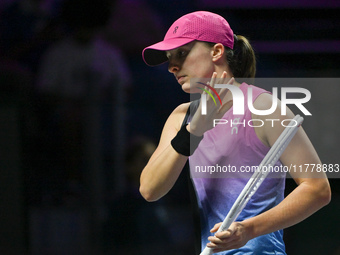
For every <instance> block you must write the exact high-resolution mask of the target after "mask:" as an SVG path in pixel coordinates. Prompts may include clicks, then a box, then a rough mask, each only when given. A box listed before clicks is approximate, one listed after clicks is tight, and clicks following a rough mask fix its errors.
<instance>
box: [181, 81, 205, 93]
mask: <svg viewBox="0 0 340 255" xmlns="http://www.w3.org/2000/svg"><path fill="white" fill-rule="evenodd" d="M182 90H183V91H184V92H185V93H189V94H197V93H202V90H200V89H198V88H196V87H192V86H190V83H184V84H183V85H182Z"/></svg>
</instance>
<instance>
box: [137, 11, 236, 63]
mask: <svg viewBox="0 0 340 255" xmlns="http://www.w3.org/2000/svg"><path fill="white" fill-rule="evenodd" d="M195 40H197V41H204V42H212V43H222V44H223V45H224V46H226V47H229V48H231V49H232V48H233V47H234V32H233V30H232V29H231V28H230V26H229V23H228V22H227V21H226V20H225V19H224V18H223V17H222V16H220V15H218V14H215V13H212V12H207V11H197V12H192V13H189V14H186V15H184V16H182V17H181V18H179V19H178V20H176V21H175V22H174V23H173V24H172V25H171V27H170V28H169V30H168V32H167V33H166V35H165V37H164V40H163V41H161V42H159V43H156V44H153V45H151V46H149V47H146V48H145V49H144V50H143V53H142V55H143V59H144V62H145V63H146V64H147V65H149V66H156V65H159V64H162V63H164V62H166V61H167V60H168V59H167V57H166V55H165V52H164V51H166V50H173V49H175V48H178V47H180V46H183V45H185V44H187V43H190V42H192V41H195Z"/></svg>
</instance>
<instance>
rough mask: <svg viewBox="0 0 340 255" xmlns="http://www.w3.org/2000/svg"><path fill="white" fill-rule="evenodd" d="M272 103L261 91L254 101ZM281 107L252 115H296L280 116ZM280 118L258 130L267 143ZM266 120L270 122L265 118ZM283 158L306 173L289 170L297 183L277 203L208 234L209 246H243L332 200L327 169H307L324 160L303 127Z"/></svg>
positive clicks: (266, 106) (278, 130) (263, 104)
mask: <svg viewBox="0 0 340 255" xmlns="http://www.w3.org/2000/svg"><path fill="white" fill-rule="evenodd" d="M270 106H271V95H269V94H262V95H260V96H259V98H258V99H257V100H255V103H254V107H255V108H256V109H269V108H270ZM280 111H281V109H280V107H279V106H278V108H277V110H276V111H275V112H274V113H273V114H272V115H270V116H253V118H256V119H262V120H264V119H266V118H267V119H280V120H284V119H292V118H293V117H294V115H293V113H292V112H291V111H287V116H281V113H280ZM280 122H281V121H280ZM280 122H279V121H277V122H276V123H277V124H276V125H274V128H273V127H272V126H271V125H272V123H271V122H270V123H269V125H264V126H263V128H258V129H256V130H255V131H256V133H257V135H258V137H259V138H260V140H261V141H262V142H263V143H264V144H267V145H269V146H272V145H273V144H274V142H275V141H276V139H277V138H278V136H279V135H280V134H281V132H282V131H283V129H284V127H282V126H281V124H279V123H280ZM264 123H268V122H266V121H264ZM280 160H281V162H282V164H283V165H286V166H290V165H292V166H300V165H302V166H305V168H304V169H303V170H302V172H303V173H302V172H301V173H294V172H291V173H290V174H291V176H292V177H293V178H294V180H295V182H296V183H297V185H298V186H297V187H296V188H295V189H294V190H293V191H292V192H291V193H290V194H289V195H288V196H287V197H286V198H285V199H284V200H283V201H282V202H281V203H280V204H279V205H277V206H276V207H274V208H272V209H270V210H268V211H266V212H264V213H262V214H260V215H257V216H255V217H253V218H249V219H246V220H244V221H242V222H235V223H233V224H232V225H231V226H230V229H229V230H228V231H224V232H220V233H216V236H215V237H209V240H210V241H211V243H210V244H208V246H209V247H212V248H215V249H216V251H222V250H228V249H235V248H240V247H242V246H243V245H245V244H246V243H247V242H248V241H249V240H250V239H253V238H255V237H257V236H260V235H264V234H268V233H271V232H274V231H277V230H280V229H284V228H287V227H289V226H292V225H295V224H297V223H299V222H301V221H302V220H304V219H306V218H307V217H309V216H310V215H312V214H313V213H314V212H316V211H317V210H319V209H320V208H322V207H323V206H325V205H327V204H328V203H329V202H330V198H331V191H330V186H329V182H328V180H327V177H326V175H325V173H323V172H316V171H315V170H314V171H313V172H312V171H311V168H309V169H307V164H310V165H311V164H321V161H320V159H319V157H318V155H317V153H316V151H315V149H314V147H313V145H312V143H311V142H310V140H309V138H308V137H307V135H306V133H305V132H304V130H303V129H302V127H300V129H299V130H298V132H297V133H296V135H295V136H294V138H293V139H292V141H291V142H290V144H289V145H288V147H287V148H286V150H285V152H284V153H283V154H282V156H281V158H280ZM305 164H306V165H305ZM219 225H220V223H219V224H216V226H215V227H214V228H213V229H212V232H216V231H217V229H218V227H219Z"/></svg>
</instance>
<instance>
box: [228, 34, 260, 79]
mask: <svg viewBox="0 0 340 255" xmlns="http://www.w3.org/2000/svg"><path fill="white" fill-rule="evenodd" d="M226 56H227V61H228V64H229V67H230V69H231V71H232V73H233V75H234V77H238V78H254V77H255V73H256V58H255V53H254V50H253V47H252V46H251V45H250V43H249V41H248V39H247V38H245V37H244V36H242V35H234V49H233V50H232V49H229V48H227V47H226Z"/></svg>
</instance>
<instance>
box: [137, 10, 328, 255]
mask: <svg viewBox="0 0 340 255" xmlns="http://www.w3.org/2000/svg"><path fill="white" fill-rule="evenodd" d="M143 59H144V61H145V62H146V63H147V64H148V65H150V66H154V65H158V64H161V63H164V62H166V61H168V65H169V66H168V70H169V72H170V73H172V74H173V75H174V76H175V78H176V79H177V81H178V83H179V84H180V86H181V87H182V89H183V91H185V92H187V93H197V92H201V93H202V91H203V89H202V88H201V89H198V88H197V87H195V86H194V87H192V85H190V81H193V80H195V79H200V78H209V79H210V82H208V83H207V84H206V85H205V86H204V89H205V90H206V91H207V92H210V93H213V92H214V90H216V91H217V92H218V94H219V96H220V97H221V101H222V104H221V105H220V106H219V107H216V106H215V104H214V102H213V100H212V98H211V97H209V96H207V100H206V109H207V112H206V114H202V107H203V106H202V102H201V101H198V102H199V103H198V104H196V107H195V104H194V103H191V106H190V108H189V105H190V103H184V104H182V105H179V106H178V107H177V108H176V109H175V110H174V111H173V112H172V113H171V115H170V116H169V118H168V120H167V121H166V123H165V125H164V128H163V131H162V134H161V138H160V141H159V144H158V147H157V149H156V150H155V152H154V153H153V155H152V156H151V158H150V160H149V162H148V163H147V165H146V166H145V168H144V169H143V171H142V174H141V177H140V192H141V194H142V196H143V197H144V198H145V199H146V200H147V201H156V200H158V199H159V198H161V197H162V196H164V195H166V194H167V192H168V191H169V190H170V189H171V188H172V187H173V185H174V183H175V182H176V180H177V178H178V176H179V175H180V173H181V171H182V169H183V167H184V165H185V163H186V162H187V160H188V159H189V164H190V171H191V176H192V177H193V178H192V181H193V184H194V187H195V191H196V195H197V200H198V205H199V210H200V221H201V249H202V250H203V249H204V248H205V247H206V246H207V247H210V248H212V249H213V251H214V252H221V253H220V254H286V252H285V245H284V242H283V231H282V230H283V229H284V228H287V227H289V226H292V225H294V224H297V223H298V222H301V221H302V220H304V219H306V218H307V217H309V216H310V215H311V214H313V213H314V212H316V211H317V210H319V209H320V208H321V207H323V206H325V205H326V204H328V203H329V201H330V197H331V191H330V186H329V182H328V180H327V177H326V175H325V174H324V173H322V172H321V173H320V172H315V171H313V172H312V171H310V169H307V168H303V171H301V172H303V174H302V173H301V172H300V173H297V172H291V173H290V174H291V176H292V177H293V178H294V180H295V182H296V184H297V186H296V188H295V189H294V190H293V191H292V192H291V193H290V194H289V195H288V196H287V197H285V198H284V185H285V176H286V175H285V172H284V171H281V172H280V173H278V174H277V173H276V175H275V176H272V177H270V175H269V177H268V178H266V179H265V180H264V181H263V183H262V185H261V186H260V188H259V189H258V190H257V192H256V193H255V194H254V195H253V196H252V198H251V200H250V201H249V202H248V204H247V205H246V206H245V208H244V209H243V211H242V212H241V213H240V215H239V216H238V218H237V220H236V222H234V223H233V224H231V226H230V227H229V229H228V230H227V231H222V232H218V233H215V232H216V231H217V229H218V227H219V226H220V224H221V222H222V221H223V219H224V217H225V216H226V215H227V213H228V211H229V209H230V208H231V206H232V205H233V203H234V201H235V200H236V198H237V196H238V195H239V194H240V192H241V191H242V189H243V187H244V186H245V184H246V183H247V181H248V179H247V178H245V175H244V173H241V172H240V171H239V170H240V169H241V168H242V167H245V166H257V165H259V164H260V162H261V161H262V159H263V158H264V157H265V155H266V153H267V152H268V151H269V149H270V147H271V146H272V145H273V144H274V142H275V141H276V139H277V138H278V137H279V135H280V134H281V132H282V131H283V129H284V127H283V126H282V125H280V124H277V123H280V121H282V120H284V119H293V117H294V114H293V113H292V112H291V111H290V110H289V109H287V115H286V116H282V115H281V108H280V104H279V103H278V105H277V108H276V110H275V111H274V112H273V113H272V114H270V115H267V116H263V115H255V114H253V113H251V112H250V110H249V109H248V107H247V101H248V96H247V91H248V88H249V87H251V88H252V103H253V105H254V108H255V109H258V110H266V109H269V108H270V107H271V106H272V95H271V94H270V93H268V92H267V91H265V90H263V89H261V88H258V87H255V86H251V85H248V84H246V83H238V82H237V78H235V79H234V78H233V77H243V78H251V77H255V69H256V68H255V57H254V52H253V49H252V47H251V45H250V44H249V41H248V40H247V39H246V38H245V37H243V36H240V35H237V36H236V35H235V34H234V33H233V31H232V29H231V28H230V26H229V24H228V22H227V21H226V20H225V19H224V18H223V17H221V16H219V15H217V14H214V13H211V12H205V11H198V12H193V13H189V14H187V15H184V16H182V17H181V18H179V19H178V20H176V21H175V22H174V23H173V24H172V26H171V27H170V28H169V30H168V32H167V33H166V35H165V38H164V40H163V41H161V42H159V43H156V44H154V45H151V46H149V47H147V48H145V49H144V50H143ZM218 78H220V79H221V80H222V81H221V80H220V81H219V82H218V83H220V84H221V83H224V84H229V85H232V86H236V87H238V88H239V89H240V90H241V91H242V92H243V94H244V99H245V100H244V101H245V110H244V114H243V115H234V114H233V106H232V104H233V101H232V93H231V92H230V90H227V89H225V88H223V89H217V88H214V87H215V84H216V80H217V79H218ZM198 84H199V83H198ZM207 92H203V93H207ZM214 119H225V120H229V121H230V120H237V123H250V122H251V121H252V120H255V119H256V120H262V121H263V123H264V124H263V125H255V124H254V125H247V124H245V125H242V124H241V125H240V124H236V125H235V123H234V124H233V125H216V127H214V125H213V120H214ZM266 119H275V120H280V121H277V122H275V123H276V124H273V122H268V121H266ZM249 121H250V122H249ZM305 164H306V166H307V164H315V165H318V164H321V161H320V159H319V157H318V155H317V153H316V151H315V149H314V147H313V145H312V143H311V142H310V140H309V139H308V137H307V135H306V134H305V132H304V131H303V129H302V127H300V128H299V130H298V132H297V133H296V135H295V137H294V139H293V140H292V141H291V142H290V144H289V145H288V147H287V148H286V150H285V152H284V153H283V154H282V156H281V157H280V161H279V162H278V163H277V164H276V166H278V167H279V166H282V165H283V166H305ZM197 166H199V168H198V169H204V167H206V168H207V166H211V167H212V166H215V167H218V166H220V167H223V166H233V167H235V168H234V169H237V171H234V172H230V173H229V172H227V173H223V176H221V175H219V176H218V178H208V177H210V176H207V174H206V175H205V176H200V177H202V178H198V177H197V176H196V177H195V174H196V172H195V171H196V170H197ZM200 167H201V168H200ZM206 168H205V169H206ZM248 178H249V176H248Z"/></svg>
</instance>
